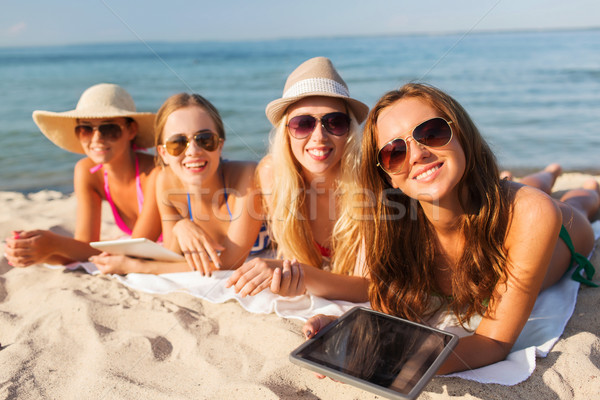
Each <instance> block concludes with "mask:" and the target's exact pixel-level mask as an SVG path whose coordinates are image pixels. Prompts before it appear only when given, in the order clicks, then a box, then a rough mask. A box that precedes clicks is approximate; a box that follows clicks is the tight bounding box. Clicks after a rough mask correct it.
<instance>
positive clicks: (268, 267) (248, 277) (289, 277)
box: [226, 258, 306, 297]
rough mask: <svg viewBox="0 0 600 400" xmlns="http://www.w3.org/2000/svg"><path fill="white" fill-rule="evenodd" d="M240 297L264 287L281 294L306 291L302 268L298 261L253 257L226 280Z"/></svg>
mask: <svg viewBox="0 0 600 400" xmlns="http://www.w3.org/2000/svg"><path fill="white" fill-rule="evenodd" d="M231 286H234V289H235V291H236V293H239V294H240V295H241V296H242V297H244V296H247V295H250V296H254V295H256V294H258V293H260V292H262V291H263V290H265V289H266V288H270V289H271V291H272V292H273V293H275V294H279V295H281V296H298V295H301V294H304V293H305V292H306V285H305V283H304V269H303V266H301V265H300V263H298V261H296V260H293V261H290V260H284V261H282V260H265V259H262V258H255V259H253V260H250V261H248V262H247V263H245V264H244V265H242V266H241V267H240V268H238V269H237V270H236V271H235V272H234V273H233V275H231V277H230V278H229V279H228V280H227V283H226V287H231Z"/></svg>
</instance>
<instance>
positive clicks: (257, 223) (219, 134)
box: [90, 93, 262, 275]
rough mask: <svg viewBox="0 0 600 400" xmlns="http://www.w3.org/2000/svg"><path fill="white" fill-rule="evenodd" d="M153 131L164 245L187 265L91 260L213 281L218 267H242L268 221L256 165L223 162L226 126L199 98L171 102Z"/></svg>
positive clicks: (120, 269)
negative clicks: (256, 182)
mask: <svg viewBox="0 0 600 400" xmlns="http://www.w3.org/2000/svg"><path fill="white" fill-rule="evenodd" d="M155 132H156V133H157V135H156V148H157V152H158V156H159V158H157V160H158V161H159V163H160V164H161V165H162V166H163V168H162V169H161V170H160V171H159V172H158V176H157V179H156V199H157V202H158V208H159V211H160V218H161V220H162V231H163V238H164V239H163V240H164V245H165V247H167V248H169V249H171V250H173V251H175V252H177V253H182V254H183V255H184V256H185V259H186V261H183V262H172V263H171V262H158V261H146V260H139V259H134V258H130V257H125V256H120V255H119V256H117V255H109V254H101V255H99V256H95V257H92V258H91V259H90V261H92V262H94V263H95V264H96V266H97V267H98V269H100V271H102V272H103V273H113V274H127V273H130V272H138V273H151V274H159V273H166V272H182V271H190V270H197V271H200V273H202V274H206V275H210V274H211V271H214V270H215V269H233V268H237V267H238V266H240V265H241V264H242V263H243V262H244V260H245V259H246V258H247V257H248V254H249V252H250V250H251V248H252V246H253V244H254V242H255V239H256V237H257V234H258V232H259V230H260V227H261V223H262V221H261V219H260V214H257V213H254V210H255V208H256V207H257V205H256V204H255V202H257V199H260V196H259V195H258V194H257V193H256V191H255V190H254V179H253V177H254V170H255V164H254V163H250V162H233V161H223V160H222V159H221V153H222V150H223V143H224V141H225V129H224V127H223V121H222V120H221V117H220V115H219V112H218V111H217V109H216V108H215V107H214V106H213V105H212V104H211V103H210V102H209V101H208V100H206V99H205V98H203V97H202V96H200V95H197V94H187V93H180V94H176V95H174V96H171V97H169V98H168V99H167V100H166V101H165V103H164V104H163V105H162V106H161V108H160V109H159V110H158V113H157V114H156V125H155ZM258 201H259V200H258ZM258 209H259V210H260V205H258ZM256 250H258V249H256Z"/></svg>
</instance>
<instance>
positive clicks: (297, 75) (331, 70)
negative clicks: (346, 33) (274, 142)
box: [265, 57, 369, 126]
mask: <svg viewBox="0 0 600 400" xmlns="http://www.w3.org/2000/svg"><path fill="white" fill-rule="evenodd" d="M309 96H325V97H335V98H340V99H342V100H345V101H346V102H347V103H348V105H349V106H350V108H351V109H352V113H353V114H354V116H355V117H356V120H357V121H358V123H359V124H360V123H362V122H363V121H364V120H365V118H366V117H367V114H368V113H369V107H368V106H367V105H366V104H364V103H362V102H360V101H358V100H356V99H353V98H352V97H350V91H349V90H348V85H346V82H344V80H343V79H342V77H341V76H340V74H338V72H337V71H336V69H335V67H334V66H333V64H332V63H331V60H329V59H328V58H326V57H315V58H311V59H310V60H307V61H304V62H303V63H302V64H300V65H299V66H298V68H296V69H295V70H294V72H292V73H291V74H290V76H288V78H287V81H286V82H285V86H284V88H283V96H281V98H280V99H277V100H273V101H272V102H270V103H269V104H268V105H267V108H266V110H265V113H266V114H267V118H268V119H269V121H271V123H272V124H273V125H275V126H276V125H277V124H278V123H279V121H280V120H281V117H283V115H284V114H285V111H286V110H287V108H288V107H289V106H290V105H291V104H293V103H295V102H297V101H298V100H300V99H303V98H305V97H309Z"/></svg>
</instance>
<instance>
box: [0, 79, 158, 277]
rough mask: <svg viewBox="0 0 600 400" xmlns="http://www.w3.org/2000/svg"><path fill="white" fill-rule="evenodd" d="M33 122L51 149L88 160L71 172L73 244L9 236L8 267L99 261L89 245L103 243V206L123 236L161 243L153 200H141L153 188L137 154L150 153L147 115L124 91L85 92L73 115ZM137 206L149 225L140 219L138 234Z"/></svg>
mask: <svg viewBox="0 0 600 400" xmlns="http://www.w3.org/2000/svg"><path fill="white" fill-rule="evenodd" d="M33 119H34V121H35V123H36V124H37V125H38V127H39V128H40V130H41V131H42V133H43V134H44V135H45V136H46V137H47V138H48V139H50V140H51V141H52V142H53V143H54V144H56V145H57V146H59V147H61V148H63V149H65V150H67V151H71V152H74V153H79V154H85V155H86V157H85V158H83V159H81V160H80V161H79V162H77V164H76V165H75V171H74V188H75V196H76V198H77V222H76V227H75V235H74V238H71V237H68V236H63V235H59V234H56V233H53V232H51V231H48V230H31V231H15V232H13V235H12V237H10V238H7V240H6V243H7V245H6V254H7V259H8V261H9V262H10V263H11V265H13V266H16V267H26V266H29V265H32V264H37V263H41V262H46V263H53V264H66V263H69V262H72V261H86V260H88V258H89V257H90V256H92V255H94V254H98V253H99V252H98V250H95V249H93V248H92V247H90V246H89V243H90V242H93V241H97V240H100V238H101V236H100V226H101V212H102V200H107V201H108V202H109V204H110V206H111V209H112V211H113V215H114V218H115V222H116V224H117V226H118V227H119V228H120V229H121V230H122V231H123V233H124V234H125V235H134V236H137V237H142V236H143V237H147V238H149V239H153V240H156V239H157V238H158V237H159V235H160V229H161V228H160V219H159V217H158V209H157V207H156V202H155V200H154V196H153V195H150V196H146V202H144V192H146V193H148V192H147V191H148V190H152V189H153V186H154V185H153V178H152V177H151V173H152V171H153V168H154V160H153V157H152V156H151V155H149V154H144V153H138V152H136V149H137V148H147V147H152V146H153V145H154V132H153V123H154V114H153V113H146V112H136V108H135V103H134V102H133V99H132V98H131V96H130V95H129V93H127V91H125V89H123V88H121V87H120V86H118V85H115V84H107V83H101V84H98V85H94V86H92V87H90V88H88V89H87V90H86V91H85V92H84V93H83V94H82V95H81V98H80V99H79V102H78V103H77V107H76V108H75V109H74V110H71V111H66V112H60V113H56V112H48V111H34V113H33ZM151 187H152V188H151ZM150 193H153V192H152V191H150ZM142 204H144V206H145V207H144V212H145V213H147V214H148V215H149V216H151V215H155V218H151V217H149V218H146V219H145V221H146V222H145V223H144V224H142V225H144V226H138V225H136V222H137V220H138V217H139V216H140V214H141V213H142Z"/></svg>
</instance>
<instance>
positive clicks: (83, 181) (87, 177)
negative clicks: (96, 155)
mask: <svg viewBox="0 0 600 400" xmlns="http://www.w3.org/2000/svg"><path fill="white" fill-rule="evenodd" d="M95 165H96V164H95V163H94V162H93V161H92V160H90V159H89V158H87V157H85V158H82V159H81V160H79V161H77V164H75V169H74V181H75V186H80V187H81V186H89V185H91V184H93V183H94V182H95V181H97V180H98V179H99V178H98V177H99V176H101V175H100V174H99V173H98V174H93V173H92V172H90V169H92V168H93V167H94V166H95ZM96 175H98V176H96Z"/></svg>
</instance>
